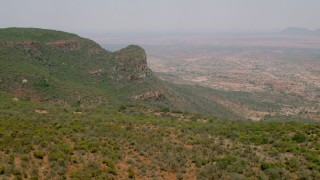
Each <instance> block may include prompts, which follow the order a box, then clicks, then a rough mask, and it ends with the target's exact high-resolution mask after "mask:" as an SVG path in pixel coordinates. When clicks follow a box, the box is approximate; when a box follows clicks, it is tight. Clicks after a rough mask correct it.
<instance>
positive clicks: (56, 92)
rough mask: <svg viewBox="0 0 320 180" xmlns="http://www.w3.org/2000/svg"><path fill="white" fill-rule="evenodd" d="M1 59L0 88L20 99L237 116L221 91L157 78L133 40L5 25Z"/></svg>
mask: <svg viewBox="0 0 320 180" xmlns="http://www.w3.org/2000/svg"><path fill="white" fill-rule="evenodd" d="M0 58H1V62H0V70H1V71H0V92H9V93H10V94H12V95H13V96H14V97H17V98H20V99H25V100H30V101H33V102H46V103H49V104H58V105H64V106H74V107H79V108H83V107H86V108H88V107H98V106H107V107H117V106H121V105H127V104H142V105H147V106H158V107H159V106H160V107H168V108H170V109H178V110H183V111H192V112H199V113H205V114H214V115H217V116H223V117H238V118H239V117H240V115H239V114H238V113H236V112H234V111H232V110H230V109H229V108H227V107H225V106H224V105H222V104H219V103H217V102H216V100H215V99H216V97H218V96H219V97H220V96H224V95H223V94H222V95H221V94H220V92H216V91H213V90H211V89H209V88H202V87H195V86H191V85H190V86H188V85H186V86H179V85H174V84H170V83H167V82H164V81H162V80H160V79H159V78H157V77H156V76H155V75H154V74H153V72H152V71H151V70H150V69H149V68H148V66H147V61H146V52H145V50H144V49H142V48H141V47H139V46H136V45H130V46H128V47H126V48H124V49H121V50H119V51H117V52H109V51H107V50H105V49H103V48H102V47H100V45H99V44H97V43H95V42H93V41H92V40H89V39H85V38H81V37H80V36H78V35H75V34H72V33H66V32H61V31H54V30H45V29H36V28H7V29H0ZM211 91H212V92H211Z"/></svg>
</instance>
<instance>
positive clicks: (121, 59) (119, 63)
mask: <svg viewBox="0 0 320 180" xmlns="http://www.w3.org/2000/svg"><path fill="white" fill-rule="evenodd" d="M114 69H115V71H116V72H117V73H116V75H117V80H121V79H128V80H131V81H135V80H143V79H145V78H150V77H151V76H152V73H151V70H150V69H149V68H148V66H147V58H146V52H145V50H144V49H142V48H141V47H139V46H136V45H130V46H128V47H126V48H124V49H122V50H120V51H118V52H117V53H116V57H115V67H114Z"/></svg>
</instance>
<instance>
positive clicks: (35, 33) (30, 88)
mask: <svg viewBox="0 0 320 180" xmlns="http://www.w3.org/2000/svg"><path fill="white" fill-rule="evenodd" d="M0 70H1V71H0V78H1V81H0V179H320V173H319V172H320V155H319V154H320V144H319V142H320V125H319V124H316V123H308V122H286V123H285V122H268V121H265V122H263V121H262V122H252V121H235V120H226V117H237V114H235V113H234V112H232V111H231V110H228V109H227V108H226V107H224V106H222V105H221V104H218V103H216V102H215V101H216V100H217V98H232V99H235V100H237V101H239V102H241V101H243V99H246V101H249V102H251V103H250V104H252V106H257V107H263V104H256V103H257V102H255V101H253V100H252V99H251V98H250V94H246V93H241V92H234V93H228V94H226V93H225V92H223V91H217V90H212V89H209V88H203V87H200V86H188V85H179V86H178V85H173V84H169V83H166V82H164V81H161V80H159V79H158V78H157V77H156V76H155V75H154V74H153V73H152V71H151V70H150V69H149V68H148V67H147V63H146V54H145V51H144V50H143V49H142V48H140V47H138V46H134V45H132V46H129V47H127V48H124V49H122V50H120V51H118V52H114V53H113V52H109V51H106V50H104V49H102V48H101V47H100V46H99V45H98V44H96V43H94V42H93V41H91V40H88V39H83V38H81V37H79V36H77V35H74V34H70V33H64V32H58V31H52V30H42V29H22V28H9V29H1V30H0ZM226 96H228V97H226ZM264 104H266V102H265V103H264ZM266 106H267V105H266ZM181 110H182V111H181ZM186 110H189V111H194V112H203V113H206V114H215V115H220V116H221V117H213V116H209V115H201V114H197V113H191V112H187V111H186ZM222 117H223V118H222Z"/></svg>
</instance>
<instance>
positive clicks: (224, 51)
mask: <svg viewBox="0 0 320 180" xmlns="http://www.w3.org/2000/svg"><path fill="white" fill-rule="evenodd" d="M124 39H125V38H115V37H108V38H101V37H100V38H96V39H95V40H97V41H98V42H100V43H101V44H106V45H105V47H106V48H109V49H110V48H111V49H112V47H117V48H119V47H121V45H122V46H124V45H125V44H127V43H128V44H129V43H138V44H140V45H141V46H143V47H144V48H145V49H146V51H147V55H148V66H149V67H150V68H151V69H152V70H153V71H154V72H157V74H158V76H159V77H160V78H161V79H164V80H166V81H170V82H174V83H178V84H198V85H201V86H206V87H210V88H212V89H218V90H224V91H226V92H230V91H232V92H238V91H242V92H248V93H250V94H253V95H257V94H259V96H256V97H257V98H256V101H259V102H269V103H271V104H275V107H274V108H273V110H271V111H270V110H268V111H266V110H257V109H255V108H252V107H249V106H250V105H248V106H247V105H246V104H245V103H244V104H243V103H238V102H235V101H233V100H232V99H225V98H224V99H222V98H218V97H216V99H215V100H216V101H217V102H219V103H220V104H222V105H224V106H227V107H230V108H231V109H233V110H234V111H237V112H240V113H242V114H244V115H245V116H246V117H248V118H250V119H253V120H260V119H261V118H263V117H265V115H275V114H280V115H285V116H292V115H294V116H299V117H304V118H310V119H313V120H320V115H319V111H320V110H319V109H320V51H319V50H320V37H319V36H288V35H278V34H270V35H239V36H231V35H230V36H219V37H215V36H188V37H187V36H185V37H182V36H180V37H176V36H165V37H162V36H159V37H158V38H157V37H153V38H150V37H142V36H136V37H134V38H129V40H130V42H128V40H127V41H126V40H124ZM132 41H133V42H132ZM278 101H279V102H278Z"/></svg>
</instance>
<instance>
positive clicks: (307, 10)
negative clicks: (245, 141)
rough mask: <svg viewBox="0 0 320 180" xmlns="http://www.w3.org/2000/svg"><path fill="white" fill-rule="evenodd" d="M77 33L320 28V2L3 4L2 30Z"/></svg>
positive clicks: (73, 0) (18, 0) (32, 0)
mask: <svg viewBox="0 0 320 180" xmlns="http://www.w3.org/2000/svg"><path fill="white" fill-rule="evenodd" d="M13 26H14V27H40V28H50V29H58V30H65V31H74V32H82V33H89V32H133V33H135V32H138V33H143V32H180V31H181V32H246V31H248V32H270V31H279V30H282V29H284V28H286V27H292V26H294V27H306V28H309V29H317V28H320V0H51V1H49V0H0V27H1V28H4V27H13Z"/></svg>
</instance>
